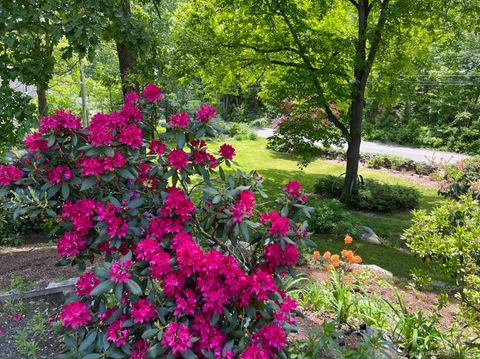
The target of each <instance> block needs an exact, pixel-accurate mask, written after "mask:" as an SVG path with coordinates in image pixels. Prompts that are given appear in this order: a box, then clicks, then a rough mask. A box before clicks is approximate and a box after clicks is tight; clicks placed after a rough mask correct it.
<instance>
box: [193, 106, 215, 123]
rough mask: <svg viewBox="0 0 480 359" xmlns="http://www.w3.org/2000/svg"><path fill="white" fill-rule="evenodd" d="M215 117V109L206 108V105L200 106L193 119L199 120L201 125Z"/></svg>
mask: <svg viewBox="0 0 480 359" xmlns="http://www.w3.org/2000/svg"><path fill="white" fill-rule="evenodd" d="M216 116H217V111H216V110H215V107H212V106H208V105H202V106H200V108H199V109H198V110H197V113H196V114H195V117H196V118H197V120H200V121H201V122H203V123H208V121H210V120H211V119H212V118H215V117H216Z"/></svg>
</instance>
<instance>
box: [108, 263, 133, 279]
mask: <svg viewBox="0 0 480 359" xmlns="http://www.w3.org/2000/svg"><path fill="white" fill-rule="evenodd" d="M132 265H133V262H132V261H131V260H129V259H126V260H124V261H123V262H115V263H113V264H112V265H111V266H110V269H109V271H108V273H109V274H110V281H111V282H114V283H127V282H128V280H129V279H130V278H132V274H131V273H130V272H129V270H130V268H131V267H132Z"/></svg>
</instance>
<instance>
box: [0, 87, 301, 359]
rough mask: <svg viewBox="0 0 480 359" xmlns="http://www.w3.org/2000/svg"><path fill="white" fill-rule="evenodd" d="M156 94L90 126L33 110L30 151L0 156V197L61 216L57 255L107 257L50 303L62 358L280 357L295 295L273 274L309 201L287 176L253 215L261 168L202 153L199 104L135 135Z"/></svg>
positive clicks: (209, 115)
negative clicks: (56, 310) (157, 129)
mask: <svg viewBox="0 0 480 359" xmlns="http://www.w3.org/2000/svg"><path fill="white" fill-rule="evenodd" d="M162 99H163V95H162V92H161V91H160V89H158V88H157V87H156V86H153V85H149V86H147V87H146V89H145V91H144V94H143V97H141V96H140V95H139V94H137V93H129V94H127V96H126V97H125V104H124V105H123V106H122V109H121V110H120V111H119V112H112V113H109V114H103V113H98V114H96V115H95V116H94V117H93V118H92V120H91V122H90V124H89V125H88V127H83V126H82V125H81V123H80V119H78V118H77V117H75V116H74V115H73V114H70V113H67V112H64V111H59V112H58V113H56V114H55V115H54V116H50V117H46V118H42V119H41V120H40V128H39V132H35V133H33V134H31V135H29V136H28V137H27V138H26V140H25V145H26V147H27V149H28V154H27V155H25V156H23V157H21V158H19V159H18V160H17V161H16V162H15V163H14V164H12V165H4V166H0V195H3V196H5V200H4V202H8V203H10V204H13V205H16V206H18V208H17V209H15V210H19V209H21V210H22V214H23V215H31V216H38V215H40V214H41V215H45V216H50V217H52V218H55V220H56V221H57V222H58V224H59V226H58V227H59V231H60V233H59V235H60V237H59V238H58V242H57V250H58V253H59V254H60V256H62V257H63V259H62V260H61V261H60V262H59V265H68V264H71V265H77V266H78V267H79V269H80V270H85V267H86V262H87V261H92V262H93V261H94V259H95V257H98V256H101V257H104V259H105V265H104V266H103V267H95V268H94V270H93V271H91V272H87V273H84V274H83V275H82V276H81V277H80V279H79V280H78V281H77V283H76V293H75V295H73V296H72V297H70V298H69V299H68V301H67V303H66V305H65V306H64V308H63V310H62V311H61V312H60V315H59V318H60V322H61V324H62V326H63V332H64V338H65V345H66V348H67V350H68V352H67V353H66V354H65V356H66V357H84V358H86V357H89V358H90V357H92V358H98V357H114V358H127V357H129V358H143V357H145V356H149V357H167V358H173V357H180V356H182V357H184V358H196V357H202V358H203V357H205V358H214V357H216V358H220V357H222V358H233V357H237V356H239V357H241V358H250V357H254V356H257V355H258V356H261V357H265V358H273V357H274V356H280V357H285V355H286V354H285V349H286V348H285V346H286V336H287V334H288V333H289V332H290V331H291V329H292V327H291V326H290V324H291V323H292V322H293V317H292V310H293V309H294V308H295V302H294V301H293V300H292V299H291V298H290V297H288V296H287V295H286V293H285V292H284V291H283V290H282V287H281V285H282V282H281V280H280V275H281V274H283V273H284V272H285V271H286V270H289V269H291V266H292V265H293V264H295V263H296V261H297V259H298V256H299V253H298V250H297V245H305V244H306V243H307V236H308V232H307V229H306V227H307V222H306V221H304V220H303V219H304V218H305V216H306V215H308V214H309V212H310V210H309V208H308V207H305V205H304V203H305V202H306V200H307V198H306V196H305V195H303V194H302V190H301V187H300V184H299V183H298V182H296V181H294V182H290V183H289V184H287V185H286V186H285V191H284V193H282V194H281V195H280V196H279V197H278V198H277V199H276V201H274V203H276V207H275V208H270V210H269V211H267V212H263V213H262V212H258V210H257V207H256V202H257V197H258V194H260V195H261V196H264V193H263V191H262V186H261V184H262V179H261V177H259V176H258V175H257V174H256V172H252V173H248V174H247V173H243V172H240V171H233V170H229V172H228V173H226V172H225V170H226V169H228V168H231V167H232V164H233V162H232V159H233V158H234V157H235V149H234V148H233V147H232V146H230V145H228V144H223V145H222V146H220V148H219V150H218V153H212V152H210V151H209V150H208V145H207V143H206V142H205V140H206V139H207V138H206V136H214V135H215V133H216V132H217V126H216V122H215V119H214V117H215V110H214V109H213V108H211V107H209V106H206V105H204V106H201V107H200V108H199V109H198V110H197V111H196V112H195V113H188V112H182V113H179V114H175V115H173V116H172V117H170V118H169V119H166V123H165V125H164V126H165V127H166V131H165V132H164V133H162V134H161V135H160V139H155V140H152V141H150V142H148V141H145V140H144V139H143V136H142V129H145V127H146V126H148V124H149V123H157V122H158V121H156V120H158V119H157V118H155V119H154V120H155V121H150V120H151V117H158V115H157V114H159V113H162V107H163V104H164V102H163V101H162ZM147 129H149V128H148V127H147ZM193 179H194V183H192V182H193ZM11 191H14V193H15V196H16V197H15V198H16V199H20V200H18V201H13V200H12V198H11V197H9V196H10V195H9V194H10V193H11ZM26 193H27V194H28V193H35V194H42V195H41V197H42V198H43V200H42V201H41V202H39V205H40V206H39V207H38V206H37V208H34V207H35V206H34V205H33V203H31V202H28V203H27V205H24V203H22V201H21V199H22V198H25V194H26ZM256 194H257V195H256ZM194 201H195V202H194Z"/></svg>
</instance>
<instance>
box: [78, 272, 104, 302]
mask: <svg viewBox="0 0 480 359" xmlns="http://www.w3.org/2000/svg"><path fill="white" fill-rule="evenodd" d="M99 283H100V281H99V280H98V278H97V276H96V275H95V273H91V272H88V273H85V274H84V275H82V276H80V278H78V280H77V283H76V284H75V288H76V290H77V295H78V296H79V297H83V296H85V297H89V296H90V293H91V292H92V290H93V289H94V288H95V287H96V286H97V285H98V284H99Z"/></svg>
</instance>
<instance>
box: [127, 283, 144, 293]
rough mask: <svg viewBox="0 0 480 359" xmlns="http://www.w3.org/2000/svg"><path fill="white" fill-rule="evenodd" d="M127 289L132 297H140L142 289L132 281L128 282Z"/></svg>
mask: <svg viewBox="0 0 480 359" xmlns="http://www.w3.org/2000/svg"><path fill="white" fill-rule="evenodd" d="M127 288H128V290H129V291H130V293H132V294H133V295H142V288H140V286H139V285H138V283H137V282H135V281H134V280H133V279H129V280H128V282H127Z"/></svg>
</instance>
